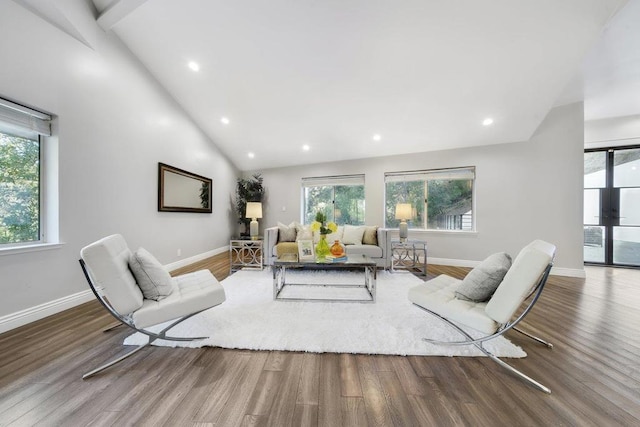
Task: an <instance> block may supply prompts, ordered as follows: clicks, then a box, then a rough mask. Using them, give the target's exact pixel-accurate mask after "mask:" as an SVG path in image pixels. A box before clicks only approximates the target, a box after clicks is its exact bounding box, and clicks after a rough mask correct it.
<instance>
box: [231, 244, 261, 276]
mask: <svg viewBox="0 0 640 427" xmlns="http://www.w3.org/2000/svg"><path fill="white" fill-rule="evenodd" d="M262 247H263V246H262V239H251V238H240V237H234V238H232V239H231V240H229V264H230V268H229V269H230V273H234V272H236V271H238V270H242V269H243V268H248V269H252V270H262V268H263V265H262Z"/></svg>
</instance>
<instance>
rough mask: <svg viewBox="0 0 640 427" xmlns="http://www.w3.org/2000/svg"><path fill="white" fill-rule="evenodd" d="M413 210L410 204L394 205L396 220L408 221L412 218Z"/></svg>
mask: <svg viewBox="0 0 640 427" xmlns="http://www.w3.org/2000/svg"><path fill="white" fill-rule="evenodd" d="M412 214H413V209H411V203H398V204H397V205H396V219H400V220H405V221H406V220H408V219H411V218H413V215H412Z"/></svg>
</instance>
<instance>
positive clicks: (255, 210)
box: [245, 202, 262, 218]
mask: <svg viewBox="0 0 640 427" xmlns="http://www.w3.org/2000/svg"><path fill="white" fill-rule="evenodd" d="M245 218H262V203H260V202H247V211H246V215H245Z"/></svg>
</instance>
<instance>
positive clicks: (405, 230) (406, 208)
mask: <svg viewBox="0 0 640 427" xmlns="http://www.w3.org/2000/svg"><path fill="white" fill-rule="evenodd" d="M412 213H413V210H412V209H411V203H398V204H397V205H396V219H399V220H400V226H399V231H400V240H401V241H403V242H404V241H405V240H407V236H408V235H409V227H408V226H407V220H408V219H411V218H412Z"/></svg>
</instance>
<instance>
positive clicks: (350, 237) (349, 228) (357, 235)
mask: <svg viewBox="0 0 640 427" xmlns="http://www.w3.org/2000/svg"><path fill="white" fill-rule="evenodd" d="M363 235H364V227H356V226H353V225H345V226H344V235H343V237H342V243H344V244H345V245H361V244H362V236H363Z"/></svg>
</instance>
